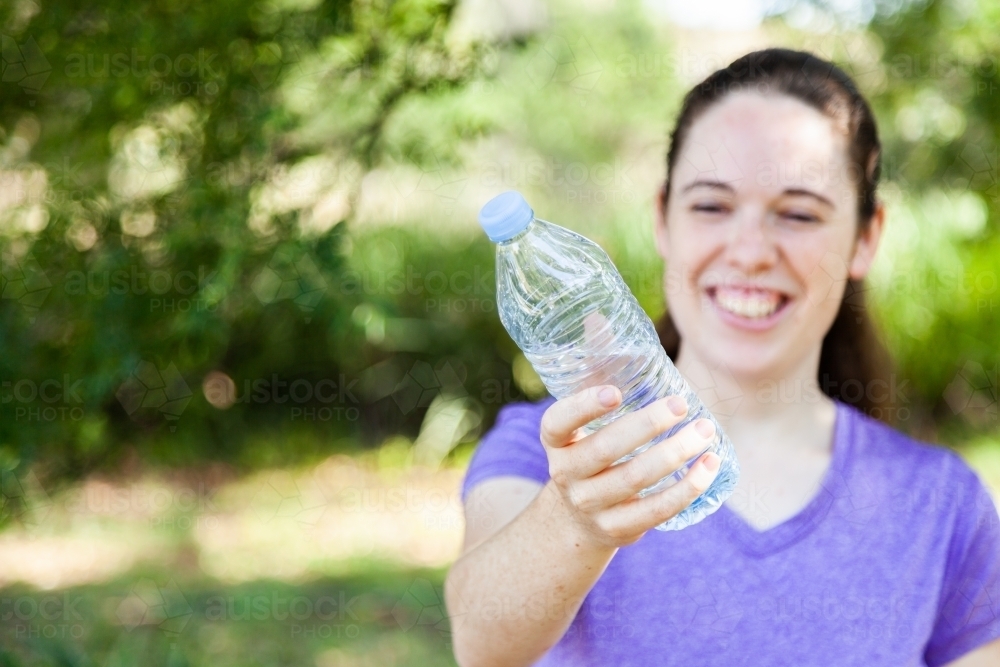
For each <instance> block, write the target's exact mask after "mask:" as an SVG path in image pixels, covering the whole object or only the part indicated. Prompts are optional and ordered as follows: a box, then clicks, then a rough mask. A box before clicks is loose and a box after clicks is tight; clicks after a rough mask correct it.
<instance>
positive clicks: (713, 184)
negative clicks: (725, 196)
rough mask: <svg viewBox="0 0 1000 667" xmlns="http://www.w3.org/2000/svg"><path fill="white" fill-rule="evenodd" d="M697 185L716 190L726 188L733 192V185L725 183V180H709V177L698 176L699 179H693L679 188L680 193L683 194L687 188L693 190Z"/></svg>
mask: <svg viewBox="0 0 1000 667" xmlns="http://www.w3.org/2000/svg"><path fill="white" fill-rule="evenodd" d="M699 187H701V188H715V189H717V190H728V191H730V192H734V190H733V186H731V185H730V184H729V183H726V182H725V181H716V180H711V179H707V178H699V179H697V180H695V181H692V182H690V183H688V184H687V185H685V186H684V189H683V190H681V193H682V194H683V193H685V192H688V191H689V190H693V189H695V188H699Z"/></svg>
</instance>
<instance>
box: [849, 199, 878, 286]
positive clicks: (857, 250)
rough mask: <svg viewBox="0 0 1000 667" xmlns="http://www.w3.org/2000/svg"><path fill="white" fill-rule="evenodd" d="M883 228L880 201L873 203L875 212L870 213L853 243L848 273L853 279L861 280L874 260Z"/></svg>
mask: <svg viewBox="0 0 1000 667" xmlns="http://www.w3.org/2000/svg"><path fill="white" fill-rule="evenodd" d="M884 228H885V206H883V205H882V202H877V203H876V204H875V212H874V213H873V214H872V218H871V222H869V224H868V229H866V230H865V231H863V232H861V234H859V235H858V238H857V240H856V241H855V245H854V257H853V258H851V266H850V269H849V271H848V274H849V275H850V277H851V278H852V279H853V280H861V279H862V278H864V277H865V276H866V275H868V271H869V270H870V269H871V266H872V262H873V261H875V251H877V250H878V244H879V242H880V241H881V240H882V230H883V229H884Z"/></svg>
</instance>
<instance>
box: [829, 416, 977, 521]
mask: <svg viewBox="0 0 1000 667" xmlns="http://www.w3.org/2000/svg"><path fill="white" fill-rule="evenodd" d="M837 405H838V409H839V410H841V411H842V412H841V414H842V416H843V420H842V422H841V423H842V424H843V427H844V429H845V431H846V433H845V434H844V435H845V436H846V438H847V439H849V441H850V444H849V447H850V450H851V458H852V459H853V464H854V466H855V467H856V469H859V472H861V474H863V475H865V476H869V478H871V476H874V477H875V479H877V480H878V482H879V483H881V484H886V485H887V488H888V489H893V490H895V491H896V493H897V494H899V493H904V492H905V493H906V494H907V495H908V496H910V497H914V498H915V497H924V498H925V499H926V498H927V496H928V494H931V495H933V496H934V497H936V498H937V499H938V500H944V501H946V502H945V504H950V503H948V502H947V501H948V500H950V501H951V502H952V503H953V502H960V499H961V498H962V497H965V498H969V497H974V496H977V495H980V494H982V493H985V486H984V485H983V484H982V482H981V481H980V479H979V477H978V475H977V474H976V473H975V471H973V470H972V468H971V467H969V465H968V464H967V463H966V462H965V461H964V460H963V459H962V458H961V457H960V456H959V455H958V454H956V453H955V452H954V451H953V450H951V449H949V448H947V447H945V446H943V445H937V444H932V443H929V442H924V441H922V440H918V439H916V438H913V437H911V436H909V435H906V434H905V433H903V432H901V431H899V430H897V429H895V428H893V427H891V426H889V425H888V424H885V423H883V422H881V421H878V420H876V419H873V418H872V417H869V416H868V415H865V414H864V413H862V412H861V411H859V410H858V409H857V408H854V407H852V406H849V405H846V404H844V403H838V404H837Z"/></svg>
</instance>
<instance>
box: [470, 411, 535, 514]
mask: <svg viewBox="0 0 1000 667" xmlns="http://www.w3.org/2000/svg"><path fill="white" fill-rule="evenodd" d="M552 403H553V399H551V398H548V399H545V400H543V401H540V402H538V403H511V404H510V405H506V406H504V407H503V408H501V409H500V413H499V414H498V415H497V420H496V423H495V424H494V426H493V428H492V429H490V430H489V431H488V432H487V433H486V435H484V436H483V438H482V440H480V442H479V446H478V447H476V451H475V453H474V454H473V455H472V460H471V461H470V462H469V468H468V470H467V471H466V473H465V479H464V480H463V481H462V502H463V503H464V502H465V500H466V498H467V497H468V495H469V492H470V491H471V490H472V488H473V487H474V486H476V485H477V484H479V483H481V482H483V481H485V480H487V479H490V478H491V477H502V476H505V475H512V476H514V477H525V478H527V479H532V480H535V481H536V482H539V483H541V484H544V483H545V482H547V481H548V479H549V461H548V458H547V457H546V456H545V448H544V447H542V441H541V439H540V436H539V432H540V430H541V425H542V415H543V414H544V413H545V410H546V409H547V408H548V407H549V406H550V405H552Z"/></svg>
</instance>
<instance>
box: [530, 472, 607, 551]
mask: <svg viewBox="0 0 1000 667" xmlns="http://www.w3.org/2000/svg"><path fill="white" fill-rule="evenodd" d="M539 501H540V509H541V510H542V511H544V512H545V513H546V516H547V521H546V523H547V524H548V525H549V527H550V529H551V530H550V534H551V535H553V536H558V539H559V540H560V541H561V542H563V546H564V548H565V549H567V550H569V551H570V552H572V553H573V554H574V555H575V556H576V557H583V558H587V559H588V560H590V559H594V560H605V561H607V560H610V559H611V556H613V555H614V554H615V552H616V551H617V550H618V547H617V545H614V544H611V543H610V542H609V541H608V540H606V539H601V536H600V535H599V534H598V531H597V530H595V527H594V525H593V523H592V522H591V521H590V517H588V516H586V515H584V514H582V513H581V512H580V511H578V510H576V509H574V508H573V506H572V505H570V503H569V502H568V501H567V499H566V497H565V496H564V495H563V493H562V491H560V490H559V487H557V486H556V485H555V483H553V482H552V480H549V481H548V482H547V483H546V484H545V487H544V488H543V489H542V491H541V493H540V494H539Z"/></svg>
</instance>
